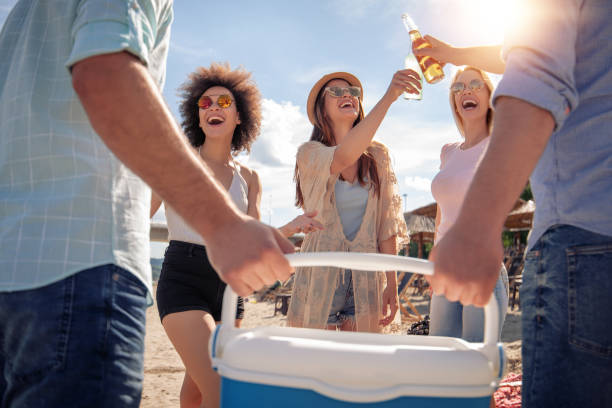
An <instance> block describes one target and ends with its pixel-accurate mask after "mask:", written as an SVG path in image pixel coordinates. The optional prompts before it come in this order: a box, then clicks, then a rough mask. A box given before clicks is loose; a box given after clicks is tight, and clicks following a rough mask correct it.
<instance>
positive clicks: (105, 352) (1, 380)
mask: <svg viewBox="0 0 612 408" xmlns="http://www.w3.org/2000/svg"><path fill="white" fill-rule="evenodd" d="M146 293H147V290H146V288H145V286H144V284H142V283H141V282H140V281H139V280H138V279H137V278H136V277H135V276H133V275H132V274H131V273H129V272H127V271H125V270H123V269H121V268H119V267H117V266H115V265H104V266H99V267H95V268H92V269H87V270H84V271H81V272H79V273H77V274H75V275H72V276H70V277H68V278H65V279H63V280H61V281H59V282H56V283H53V284H50V285H47V286H44V287H41V288H37V289H32V290H23V291H17V292H0V369H1V370H2V372H1V373H0V407H1V408H6V407H11V408H22V407H37V408H38V407H138V406H139V404H140V396H141V392H142V380H143V354H144V333H145V311H146V307H147V300H146Z"/></svg>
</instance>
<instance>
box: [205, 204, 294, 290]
mask: <svg viewBox="0 0 612 408" xmlns="http://www.w3.org/2000/svg"><path fill="white" fill-rule="evenodd" d="M212 237H213V238H212V239H210V240H206V250H207V252H208V255H209V258H210V262H211V264H212V265H213V267H214V268H215V270H216V271H217V273H218V274H219V277H220V278H221V280H223V281H224V282H226V283H227V284H228V285H229V286H230V287H231V288H232V289H233V290H234V291H235V292H236V293H237V294H238V295H240V296H248V295H250V294H251V293H253V292H254V291H256V290H259V289H261V288H262V287H263V286H264V285H272V284H273V283H274V282H276V281H277V280H280V281H283V282H284V281H285V280H287V279H288V278H289V276H291V274H292V273H293V268H292V267H291V266H290V265H289V262H288V261H287V259H286V258H285V257H284V255H283V253H292V252H294V249H293V245H292V244H291V242H289V241H288V240H287V239H286V238H285V237H283V236H282V235H281V233H280V232H279V231H278V230H277V229H276V228H272V227H270V226H268V225H265V224H262V223H261V222H259V221H257V220H255V219H254V218H251V217H248V216H246V215H245V216H241V217H240V218H238V219H237V220H236V221H235V222H232V223H226V224H225V225H224V226H223V227H222V228H220V229H219V230H218V231H216V232H215V233H214V234H212Z"/></svg>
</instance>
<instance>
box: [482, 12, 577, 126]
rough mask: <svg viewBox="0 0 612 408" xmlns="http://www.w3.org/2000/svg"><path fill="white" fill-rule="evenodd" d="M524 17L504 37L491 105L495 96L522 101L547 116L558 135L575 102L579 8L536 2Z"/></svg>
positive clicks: (575, 105) (494, 100) (494, 101)
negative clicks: (503, 65) (502, 64)
mask: <svg viewBox="0 0 612 408" xmlns="http://www.w3.org/2000/svg"><path fill="white" fill-rule="evenodd" d="M561 3H562V4H561ZM525 13H526V14H525V15H524V16H523V17H524V18H522V23H521V24H520V25H517V27H516V29H515V30H514V31H511V32H508V33H506V42H505V44H504V49H503V52H502V55H503V56H504V59H506V70H505V72H504V76H503V78H502V80H501V81H500V83H499V85H498V86H497V89H496V91H495V93H494V94H493V106H495V103H496V102H497V98H499V97H500V96H510V97H514V98H518V99H522V100H524V101H526V102H529V103H531V104H533V105H535V106H538V107H540V108H542V109H545V110H547V111H549V112H550V114H551V115H552V116H553V118H554V121H555V130H559V129H560V128H561V127H562V126H563V123H564V122H565V120H566V119H567V117H568V115H569V113H570V112H572V111H573V110H574V109H575V108H576V107H577V106H578V101H579V100H578V92H577V90H576V85H575V80H574V68H575V65H576V52H575V46H576V36H577V30H578V14H579V5H578V2H577V1H575V0H554V1H552V0H542V1H539V2H532V3H531V5H530V9H528V10H526V12H525Z"/></svg>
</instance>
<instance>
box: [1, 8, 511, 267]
mask: <svg viewBox="0 0 612 408" xmlns="http://www.w3.org/2000/svg"><path fill="white" fill-rule="evenodd" d="M506 3H507V1H506V2H504V1H503V0H421V1H415V0H328V1H321V0H295V1H294V0H292V1H287V0H270V1H259V2H254V1H246V0H236V1H229V2H213V1H202V0H197V1H196V0H177V1H175V6H174V11H175V20H174V23H173V28H172V37H171V47H170V53H169V56H168V65H167V78H166V84H165V87H164V92H163V93H164V96H165V98H166V101H167V102H168V105H169V107H170V109H171V110H172V112H173V113H174V114H175V116H176V117H177V118H178V110H177V105H178V101H177V98H176V90H177V88H178V87H179V86H180V84H181V83H182V82H183V81H184V80H185V78H186V77H187V75H188V74H189V73H190V72H192V71H193V70H194V69H195V68H196V67H197V66H207V65H209V64H210V63H211V62H213V61H219V62H229V63H230V65H231V66H232V67H236V66H239V65H242V66H244V68H246V69H247V70H248V71H251V72H252V73H253V78H254V79H255V81H256V83H257V85H258V86H259V89H260V91H261V93H262V95H263V98H264V101H263V107H262V108H263V126H262V133H261V135H260V136H259V138H258V140H257V141H256V142H255V144H254V145H253V148H252V152H251V155H250V157H241V158H240V159H239V160H240V161H242V162H243V163H244V164H246V165H248V166H250V167H252V168H254V169H255V170H257V171H258V173H259V175H260V177H261V180H262V184H263V195H262V205H261V207H262V208H261V209H262V220H263V221H264V222H267V223H270V224H272V225H274V226H280V225H283V224H284V223H286V222H288V221H290V220H291V219H292V218H293V217H294V216H296V215H298V214H299V213H300V211H298V210H297V209H296V208H295V207H294V206H293V199H294V192H295V185H294V184H293V181H292V175H293V166H294V164H295V152H296V149H297V147H298V146H299V144H301V143H303V142H304V141H306V140H308V138H309V136H310V131H311V129H312V126H311V125H310V123H309V122H308V118H307V116H306V108H305V105H306V98H307V96H308V92H309V91H310V88H311V87H312V85H313V84H314V83H315V82H316V81H317V80H318V79H319V78H320V77H321V76H322V75H323V74H326V73H329V72H333V71H349V72H352V73H353V74H355V75H356V76H357V77H359V78H360V80H361V82H362V84H363V85H364V96H365V100H364V105H365V109H366V113H367V112H368V111H369V110H370V109H371V108H372V107H373V106H374V105H375V104H376V102H377V101H378V100H379V98H380V97H381V96H382V95H383V94H384V92H385V90H386V88H387V86H388V84H389V82H390V80H391V77H392V76H393V73H394V72H395V71H396V70H398V69H401V68H402V64H403V60H404V58H405V56H406V54H407V53H408V52H409V49H410V42H409V37H408V33H407V32H406V31H405V29H404V27H403V24H402V21H401V18H400V16H401V14H402V13H404V12H407V13H409V14H410V15H411V16H412V17H413V19H414V20H415V22H416V23H417V24H418V25H419V28H420V30H421V32H422V33H423V34H432V35H434V36H436V37H438V38H440V39H442V40H444V41H447V42H449V43H452V44H454V45H457V46H469V45H484V44H496V43H500V42H501V41H502V39H503V27H504V23H505V20H507V14H506V13H505V12H504V11H505V7H506V5H505V4H506ZM13 4H15V1H14V0H0V24H2V23H3V22H4V20H5V18H6V16H7V15H8V12H9V11H10V8H11V7H12V5H13ZM453 73H454V68H452V67H445V74H446V79H445V80H443V81H442V82H440V83H438V84H435V85H427V84H426V85H425V88H424V93H423V100H422V101H418V102H417V101H406V100H403V99H401V98H400V99H398V101H397V102H395V103H394V104H393V105H392V106H391V108H390V109H389V112H388V114H387V116H386V118H385V120H384V121H383V123H382V125H381V126H380V128H379V131H378V132H377V135H376V139H377V140H379V141H381V142H383V143H385V144H386V145H387V146H389V148H390V149H391V153H392V158H393V164H394V169H395V171H396V175H397V177H398V183H399V189H400V193H401V194H402V195H405V208H406V209H408V210H410V209H414V208H417V207H420V206H422V205H426V204H428V203H430V202H432V201H433V198H432V196H431V193H430V182H431V179H432V178H433V177H434V175H435V174H436V172H437V170H438V166H439V154H440V148H441V147H442V145H443V144H444V143H448V142H451V141H455V140H458V139H459V138H460V136H459V134H458V132H457V131H456V128H455V125H454V122H453V119H452V116H451V113H450V109H449V105H448V87H449V85H450V83H449V82H450V77H452V74H453ZM493 80H494V82H497V80H498V78H497V77H493ZM163 218H164V217H163V211H158V213H157V214H156V215H155V219H156V220H163ZM162 250H163V245H161V244H152V256H156V257H160V256H161V254H162Z"/></svg>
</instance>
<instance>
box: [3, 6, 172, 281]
mask: <svg viewBox="0 0 612 408" xmlns="http://www.w3.org/2000/svg"><path fill="white" fill-rule="evenodd" d="M171 22H172V1H171V0H20V1H19V2H18V3H17V4H16V5H15V7H14V8H13V10H12V11H11V12H10V14H9V16H8V17H7V19H6V22H5V24H4V27H3V28H2V32H1V33H0V291H16V290H25V289H32V288H37V287H41V286H44V285H47V284H50V283H53V282H55V281H58V280H61V279H63V278H65V277H67V276H70V275H71V274H74V273H76V272H78V271H80V270H83V269H87V268H91V267H94V266H97V265H103V264H108V263H114V264H116V265H119V266H121V267H123V268H125V269H127V270H128V271H130V272H132V273H134V274H135V275H136V276H137V277H138V278H140V279H141V280H142V281H143V282H144V283H145V284H146V285H147V287H149V289H150V287H151V267H150V264H149V206H150V194H151V193H150V190H149V188H148V187H147V185H146V184H145V183H144V182H142V181H141V180H140V179H139V178H138V177H136V176H135V175H134V174H133V173H131V172H130V171H129V170H128V169H127V168H126V167H125V166H124V165H123V164H122V163H121V162H119V161H118V160H117V159H116V158H115V156H114V155H113V154H112V153H111V152H110V150H109V149H108V148H107V147H106V146H105V145H104V143H103V142H102V140H101V139H100V137H99V136H98V135H97V134H96V133H95V132H94V130H93V129H92V127H91V125H90V123H89V120H88V118H87V115H86V114H85V111H84V110H83V107H82V105H81V103H80V101H79V99H78V97H77V95H76V94H75V92H74V89H73V88H72V79H71V76H70V67H71V66H72V65H74V64H75V63H76V62H78V61H81V60H83V59H86V58H88V57H91V56H95V55H100V54H107V53H114V52H119V51H127V52H130V53H131V54H133V55H135V56H136V57H138V58H139V59H140V60H141V61H142V62H143V64H145V65H146V66H147V68H148V70H149V73H150V74H151V77H152V78H153V79H154V80H155V81H156V83H157V84H158V85H159V87H160V88H161V87H162V86H163V82H164V79H165V63H166V57H167V53H168V46H169V41H170V38H169V37H170V25H171ZM117 103H121V101H117ZM126 137H127V135H126Z"/></svg>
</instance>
